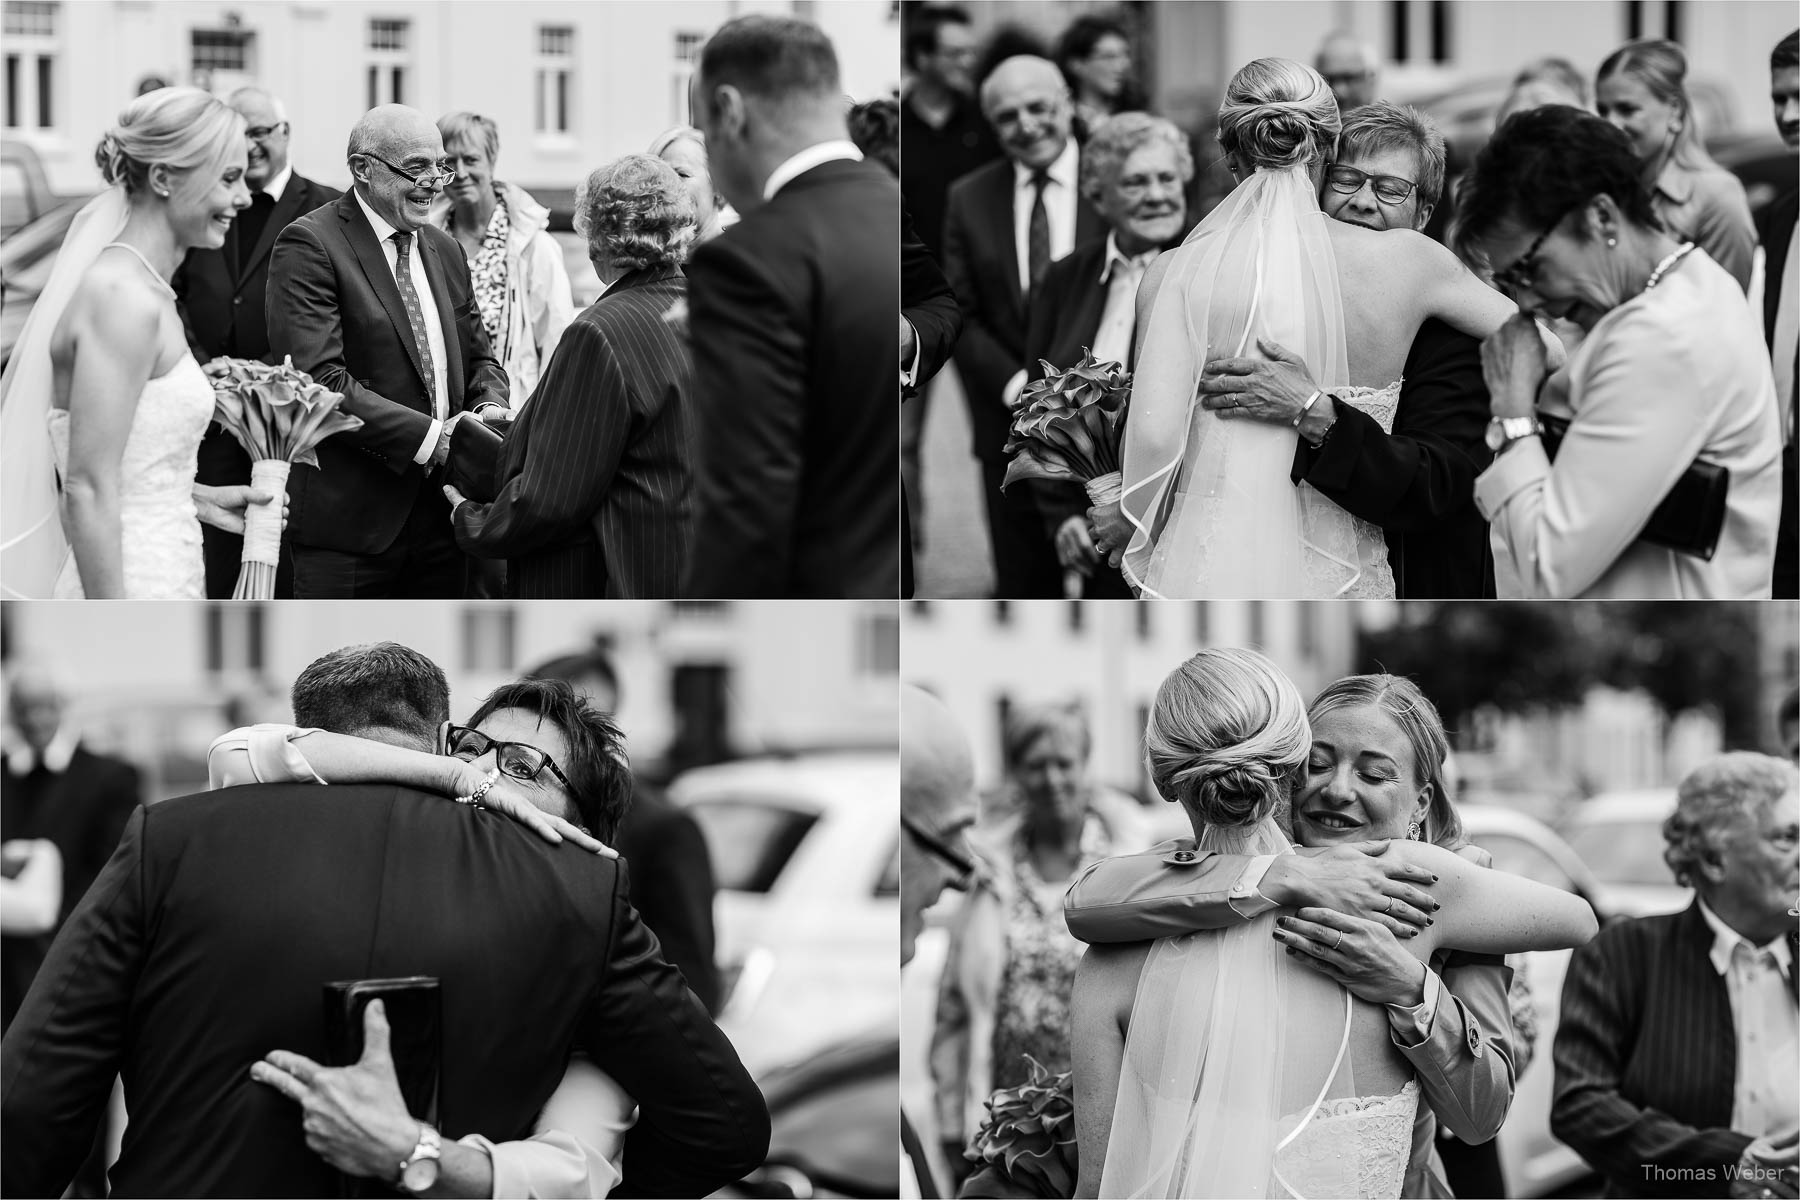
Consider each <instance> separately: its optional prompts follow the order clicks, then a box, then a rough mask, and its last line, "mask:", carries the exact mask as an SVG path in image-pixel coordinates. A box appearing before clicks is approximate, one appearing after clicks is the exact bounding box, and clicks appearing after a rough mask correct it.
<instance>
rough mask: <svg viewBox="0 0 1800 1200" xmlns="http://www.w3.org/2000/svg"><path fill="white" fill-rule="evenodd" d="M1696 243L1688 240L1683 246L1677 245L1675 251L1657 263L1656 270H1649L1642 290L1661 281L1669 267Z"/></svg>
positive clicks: (1647, 289) (1684, 255)
mask: <svg viewBox="0 0 1800 1200" xmlns="http://www.w3.org/2000/svg"><path fill="white" fill-rule="evenodd" d="M1697 244H1698V243H1695V242H1689V243H1688V244H1687V245H1685V246H1678V247H1676V249H1675V253H1673V254H1671V255H1669V257H1667V258H1665V259H1663V260H1662V261H1661V262H1659V263H1657V264H1656V270H1654V271H1652V272H1650V278H1649V279H1647V280H1645V281H1644V290H1645V291H1646V292H1647V291H1649V290H1650V289H1651V288H1653V287H1655V286H1656V285H1657V284H1659V283H1661V282H1662V277H1663V276H1664V275H1665V274H1667V273H1668V270H1669V268H1670V267H1672V266H1674V265H1675V264H1676V263H1678V262H1680V261H1681V260H1682V259H1684V258H1686V257H1687V255H1688V251H1690V250H1692V249H1693V248H1694V247H1695V246H1696V245H1697Z"/></svg>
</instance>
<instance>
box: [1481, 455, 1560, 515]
mask: <svg viewBox="0 0 1800 1200" xmlns="http://www.w3.org/2000/svg"><path fill="white" fill-rule="evenodd" d="M1520 442H1521V443H1522V444H1521V445H1517V446H1511V447H1508V448H1507V449H1506V450H1505V452H1504V453H1501V454H1496V455H1494V461H1493V464H1492V465H1491V466H1489V467H1488V469H1487V470H1485V471H1483V472H1482V473H1481V474H1480V475H1478V476H1477V477H1476V479H1475V507H1476V508H1478V509H1480V510H1481V515H1482V516H1483V517H1485V518H1486V519H1487V521H1488V523H1489V524H1494V523H1496V522H1498V521H1499V519H1500V516H1501V513H1502V511H1503V510H1504V509H1505V508H1506V505H1507V503H1508V502H1509V501H1510V500H1511V499H1512V498H1513V497H1514V496H1516V495H1518V494H1519V493H1520V492H1522V491H1524V490H1525V489H1526V488H1529V487H1531V486H1532V485H1534V484H1538V483H1540V482H1541V481H1543V480H1544V479H1545V478H1547V477H1548V476H1549V474H1550V456H1549V455H1548V454H1546V453H1545V452H1544V439H1542V438H1535V437H1534V438H1521V439H1520Z"/></svg>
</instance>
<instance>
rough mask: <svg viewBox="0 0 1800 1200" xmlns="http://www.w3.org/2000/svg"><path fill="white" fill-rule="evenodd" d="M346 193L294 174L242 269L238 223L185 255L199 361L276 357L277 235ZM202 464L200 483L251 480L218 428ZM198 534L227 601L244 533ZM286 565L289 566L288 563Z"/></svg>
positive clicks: (244, 457) (211, 431)
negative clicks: (272, 342) (271, 307)
mask: <svg viewBox="0 0 1800 1200" xmlns="http://www.w3.org/2000/svg"><path fill="white" fill-rule="evenodd" d="M342 196H343V193H342V192H340V191H338V190H337V189H336V188H333V187H326V186H325V185H324V184H322V183H314V182H313V181H312V180H310V179H308V178H306V177H305V176H304V175H301V174H300V173H299V172H297V171H296V172H295V173H294V174H293V175H291V176H289V177H288V185H287V187H286V188H284V189H282V193H281V199H279V200H277V201H276V202H275V207H274V209H273V210H272V211H271V212H270V213H269V221H268V224H266V225H264V226H263V231H262V234H261V236H259V237H258V238H257V239H256V245H255V247H253V248H252V250H251V253H250V260H249V261H248V262H247V263H245V264H244V269H243V270H242V271H239V270H238V233H239V228H238V223H237V222H235V221H234V222H232V225H231V229H230V231H229V232H228V233H226V235H225V244H224V245H223V246H221V247H220V248H219V249H217V250H200V249H195V250H189V251H188V252H187V257H186V258H184V259H183V260H182V262H181V266H180V267H178V268H176V271H175V276H174V278H173V279H171V280H170V281H169V282H170V285H171V286H173V287H174V289H175V304H176V307H177V308H178V309H179V310H180V312H181V321H182V325H183V326H184V327H185V328H186V330H187V340H188V348H189V349H191V350H192V351H193V352H194V358H195V360H196V361H198V362H199V363H201V364H202V365H204V364H206V363H208V362H211V361H212V360H213V359H215V358H219V357H222V356H223V357H230V358H254V359H260V360H262V361H264V362H267V361H269V360H270V354H269V327H268V322H267V312H266V309H267V305H268V292H269V252H270V251H271V250H273V249H274V247H275V237H276V235H277V234H279V233H280V232H281V231H282V230H283V229H285V228H287V227H288V226H289V225H290V224H292V223H293V222H294V221H297V220H299V219H300V218H301V217H304V216H305V215H306V214H307V213H309V212H312V211H313V210H314V209H316V208H319V207H321V206H322V205H326V204H329V203H331V202H332V201H333V200H336V199H339V198H340V197H342ZM198 465H199V471H198V474H197V475H196V476H195V478H196V479H198V480H199V482H201V483H209V484H234V483H249V482H250V456H249V455H248V454H246V453H244V448H243V447H242V446H240V445H238V442H237V439H236V438H234V437H232V436H231V435H230V434H228V433H226V432H225V431H224V430H223V429H221V428H220V427H219V426H218V424H217V423H214V424H211V425H208V426H207V427H206V436H205V437H203V438H201V439H200V458H199V464H198ZM200 533H201V535H202V536H203V537H204V538H205V540H206V592H207V595H209V596H214V597H218V598H221V599H222V598H225V597H228V596H230V595H231V588H232V585H233V584H235V583H236V582H237V576H238V560H239V559H240V558H242V556H243V553H244V539H243V536H242V535H241V534H236V533H227V532H226V531H225V530H223V529H218V528H215V527H214V526H211V525H202V526H201V527H200ZM283 557H284V559H285V557H286V556H285V555H284V556H283ZM283 565H284V568H285V562H284V564H283ZM283 574H286V571H285V569H284V571H283ZM292 589H293V582H292V580H291V579H290V580H287V581H286V582H285V583H283V582H281V581H278V582H277V583H276V594H277V595H278V596H279V595H282V594H284V593H287V594H291V593H292Z"/></svg>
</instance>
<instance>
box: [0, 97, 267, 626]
mask: <svg viewBox="0 0 1800 1200" xmlns="http://www.w3.org/2000/svg"><path fill="white" fill-rule="evenodd" d="M246 154H247V151H246V144H245V141H244V121H243V118H242V117H240V116H239V115H238V114H237V113H235V112H234V111H232V110H231V109H230V108H229V107H227V106H226V105H225V104H224V103H222V102H220V101H219V100H216V99H214V98H213V97H212V96H210V95H208V94H207V93H205V92H203V91H200V90H198V89H195V88H162V89H160V90H158V91H154V92H150V93H147V94H146V95H143V96H140V97H138V98H137V99H136V100H134V101H133V102H132V103H131V104H130V105H129V106H127V107H126V108H125V110H124V111H123V112H122V113H120V114H119V120H118V124H117V125H115V126H114V127H113V128H112V129H111V130H109V131H107V133H106V134H105V136H104V137H102V138H101V141H100V145H99V147H98V149H97V150H96V152H95V160H96V162H97V163H98V164H99V167H100V171H101V174H102V175H103V176H104V177H105V179H106V182H107V183H108V185H109V186H108V187H107V189H106V190H105V191H103V192H102V193H101V194H100V195H99V196H97V197H96V198H95V199H94V200H92V201H91V202H90V203H89V204H88V205H87V206H86V207H85V208H83V209H82V211H81V213H80V214H79V215H77V217H76V218H75V221H74V222H73V223H72V224H71V226H70V228H69V233H68V236H67V237H66V238H65V239H64V241H63V245H62V248H61V250H60V251H59V252H58V255H57V261H56V267H55V269H54V270H53V271H52V272H51V274H50V279H49V280H48V282H47V283H46V284H45V286H44V290H43V292H42V293H41V294H40V295H39V297H38V300H37V302H36V304H34V305H33V307H32V312H31V316H30V318H29V320H27V322H26V324H25V328H24V330H23V332H22V334H21V336H20V339H19V343H18V346H17V347H16V349H15V350H14V353H13V357H12V359H11V361H10V362H9V363H8V364H7V368H6V374H5V377H4V379H3V380H0V447H3V449H0V466H3V468H4V478H3V480H0V521H3V523H4V538H3V540H0V590H3V591H4V594H5V595H6V596H8V597H32V596H55V597H59V598H70V597H83V596H87V597H95V598H102V597H126V598H130V599H157V598H171V597H193V598H200V597H203V596H204V595H205V582H206V577H205V569H204V564H203V560H202V557H201V539H200V522H201V521H202V520H204V521H207V522H208V523H210V524H214V525H217V526H219V527H221V528H224V529H231V530H233V531H241V530H242V528H243V511H244V508H245V506H246V505H247V504H250V503H267V502H269V501H270V500H271V497H270V496H268V495H267V494H266V493H262V492H256V491H253V490H252V489H250V488H248V487H211V486H207V485H203V484H197V483H196V482H195V478H194V476H195V468H196V456H197V454H198V452H199V447H200V439H201V436H202V435H203V434H204V433H205V432H206V426H207V422H208V421H210V420H211V418H212V411H213V392H212V384H211V382H210V381H209V380H208V379H207V378H206V376H205V374H204V373H203V372H202V371H201V369H200V366H199V364H198V363H197V362H195V361H194V357H193V355H192V354H191V353H190V352H189V351H188V347H187V339H186V336H185V333H184V331H183V327H182V322H181V317H180V314H179V313H178V312H177V311H176V307H175V293H174V291H173V290H172V289H171V288H170V287H169V282H168V280H169V277H170V276H172V275H173V274H174V273H175V270H176V268H177V267H179V266H180V265H181V261H182V259H183V257H184V256H185V255H186V254H187V252H188V251H189V250H190V249H193V248H195V247H203V248H209V249H216V248H217V247H219V246H221V245H223V244H224V241H225V234H226V232H227V230H229V229H230V227H231V222H232V220H233V218H234V217H235V216H236V214H237V212H238V211H239V210H240V209H243V208H246V207H248V205H249V203H250V196H249V192H248V190H247V188H246V186H245V184H244V170H245V164H246Z"/></svg>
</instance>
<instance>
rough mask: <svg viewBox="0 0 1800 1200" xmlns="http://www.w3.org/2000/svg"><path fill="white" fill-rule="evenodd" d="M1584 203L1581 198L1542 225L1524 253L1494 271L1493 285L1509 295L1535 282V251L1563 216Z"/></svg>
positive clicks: (1560, 222) (1540, 247)
mask: <svg viewBox="0 0 1800 1200" xmlns="http://www.w3.org/2000/svg"><path fill="white" fill-rule="evenodd" d="M1586 203H1587V201H1585V200H1583V201H1582V202H1581V204H1577V205H1575V206H1574V207H1572V208H1568V209H1565V210H1564V211H1563V212H1562V213H1561V214H1560V215H1558V216H1557V218H1556V220H1554V221H1552V222H1550V224H1548V225H1546V226H1545V227H1544V232H1542V233H1540V234H1538V235H1537V239H1536V240H1535V241H1533V242H1532V243H1531V245H1530V246H1529V247H1527V248H1526V250H1525V253H1523V254H1521V255H1519V257H1517V258H1515V259H1513V260H1512V262H1511V263H1510V264H1509V265H1507V266H1506V267H1505V268H1504V269H1502V270H1498V271H1495V272H1494V286H1495V287H1497V288H1499V289H1500V290H1501V291H1503V292H1505V293H1507V294H1508V295H1511V294H1513V293H1515V292H1521V291H1524V290H1525V289H1527V288H1529V287H1531V285H1532V284H1533V283H1535V282H1537V253H1538V251H1539V250H1541V249H1542V248H1543V245H1544V241H1545V239H1547V238H1548V237H1549V236H1550V235H1551V234H1553V233H1555V232H1556V227H1557V226H1558V225H1561V224H1562V223H1563V219H1564V218H1565V217H1567V216H1568V215H1569V214H1570V213H1572V212H1574V211H1575V209H1577V208H1580V207H1582V205H1584V204H1586Z"/></svg>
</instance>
